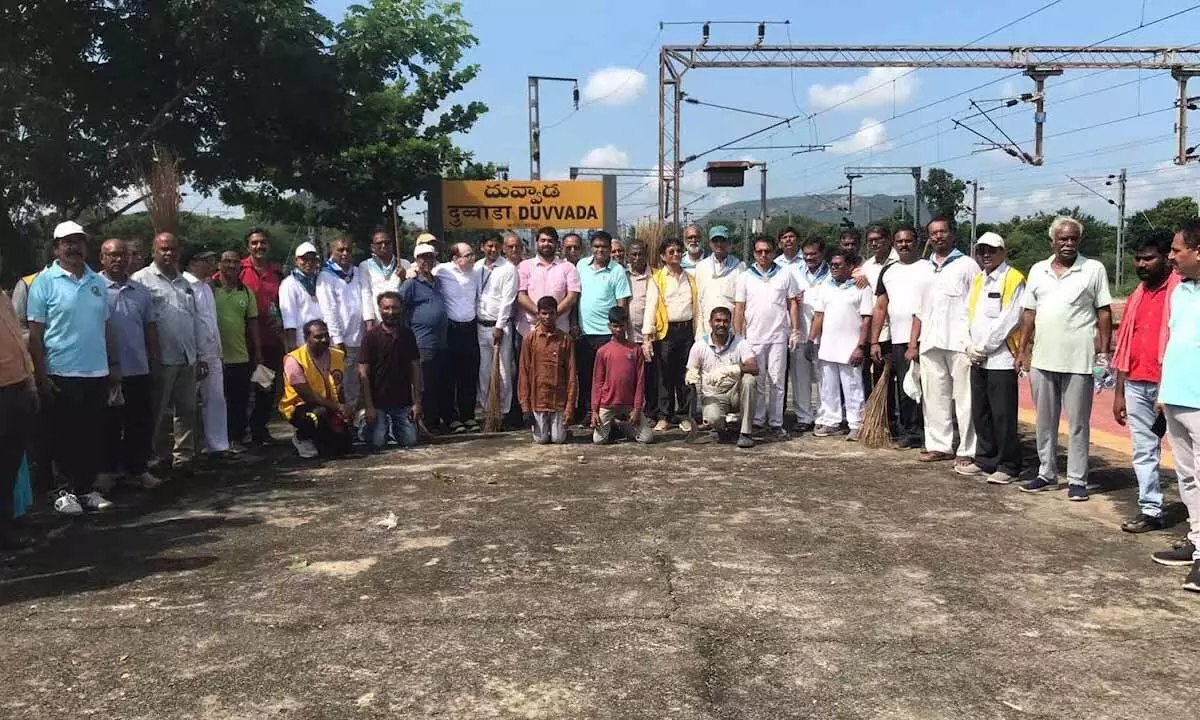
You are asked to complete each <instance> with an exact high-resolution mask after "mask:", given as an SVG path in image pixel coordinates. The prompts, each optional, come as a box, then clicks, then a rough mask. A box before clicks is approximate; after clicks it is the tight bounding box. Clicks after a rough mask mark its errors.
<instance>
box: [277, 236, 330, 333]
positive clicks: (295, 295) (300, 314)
mask: <svg viewBox="0 0 1200 720" xmlns="http://www.w3.org/2000/svg"><path fill="white" fill-rule="evenodd" d="M295 260H296V266H295V267H294V268H292V272H291V274H289V275H288V276H287V277H285V278H284V279H283V281H282V282H280V283H279V317H280V320H281V321H282V323H283V340H284V342H285V343H287V349H288V350H295V349H296V348H298V347H300V346H301V345H303V344H304V326H305V325H307V324H308V323H309V321H311V320H323V318H322V317H321V306H320V305H319V304H318V303H317V275H318V274H319V273H320V272H321V254H320V253H319V252H317V246H316V245H313V244H312V243H310V242H302V243H300V245H298V246H297V247H296V252H295Z"/></svg>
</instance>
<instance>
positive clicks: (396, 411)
mask: <svg viewBox="0 0 1200 720" xmlns="http://www.w3.org/2000/svg"><path fill="white" fill-rule="evenodd" d="M409 410H410V408H406V407H402V408H387V409H385V408H379V409H378V410H376V412H375V424H374V425H368V426H367V432H366V438H367V444H368V445H370V446H371V447H372V448H374V449H376V450H378V449H379V448H382V447H383V446H384V445H387V441H388V436H389V435H390V436H391V437H392V439H394V440H395V441H396V442H397V443H399V444H400V447H412V446H413V445H416V444H417V426H416V425H414V424H413V422H412V420H411V419H409V417H408V411H409Z"/></svg>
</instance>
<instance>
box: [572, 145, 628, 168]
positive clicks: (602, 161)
mask: <svg viewBox="0 0 1200 720" xmlns="http://www.w3.org/2000/svg"><path fill="white" fill-rule="evenodd" d="M579 164H580V165H581V166H583V167H605V168H620V167H629V153H627V152H625V151H624V150H621V149H619V148H618V147H617V146H616V145H613V144H612V143H609V144H608V145H605V146H603V147H596V148H592V149H591V150H588V151H587V154H586V155H584V156H583V159H582V160H580V161H579Z"/></svg>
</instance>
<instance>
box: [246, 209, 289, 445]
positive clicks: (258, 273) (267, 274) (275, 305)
mask: <svg viewBox="0 0 1200 720" xmlns="http://www.w3.org/2000/svg"><path fill="white" fill-rule="evenodd" d="M270 253H271V240H270V238H269V237H268V236H267V231H266V230H263V229H262V228H251V229H250V231H249V232H248V233H246V257H245V258H243V259H242V261H241V262H242V264H241V273H240V274H239V276H238V280H240V281H241V283H242V286H243V287H245V288H246V289H247V290H249V291H250V292H251V293H252V294H253V295H254V300H255V303H256V304H257V306H258V308H257V309H258V319H257V320H256V321H255V322H256V323H257V324H258V339H259V342H260V343H261V344H262V359H261V361H260V362H261V364H262V365H264V366H266V367H267V368H269V369H271V370H272V371H274V372H275V374H276V376H277V377H276V380H275V382H274V383H273V384H271V385H269V386H268V387H262V386H260V385H257V384H256V385H254V386H253V389H254V409H253V410H251V412H250V420H249V422H250V441H251V442H252V443H253V444H255V445H263V444H270V443H271V433H270V432H268V431H267V423H268V422H270V420H271V414H272V413H273V412H274V411H275V395H276V392H277V388H278V387H279V384H280V382H281V381H280V380H279V378H278V375H279V373H280V372H281V371H282V370H283V353H284V337H283V317H282V315H281V314H280V312H279V285H280V283H282V282H283V270H282V269H281V268H280V267H279V266H278V265H276V264H275V263H273V262H271V260H270ZM251 372H253V369H251ZM236 439H237V440H241V438H236Z"/></svg>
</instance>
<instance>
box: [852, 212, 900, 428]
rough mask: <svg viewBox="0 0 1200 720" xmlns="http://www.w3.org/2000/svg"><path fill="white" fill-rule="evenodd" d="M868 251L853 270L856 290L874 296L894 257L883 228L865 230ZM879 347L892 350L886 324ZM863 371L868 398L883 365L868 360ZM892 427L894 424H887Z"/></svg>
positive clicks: (896, 384) (886, 351)
mask: <svg viewBox="0 0 1200 720" xmlns="http://www.w3.org/2000/svg"><path fill="white" fill-rule="evenodd" d="M866 236H867V250H868V251H869V252H870V255H868V256H867V257H866V258H865V259H861V261H860V262H859V265H858V267H856V268H854V274H853V277H854V282H855V284H856V285H858V286H859V287H867V288H870V289H871V292H872V293H874V292H875V291H876V290H877V289H878V288H879V275H880V273H882V272H883V269H884V268H885V267H887V266H888V265H891V264H892V263H894V262H896V260H897V255H896V250H895V248H893V247H892V233H891V232H890V231H889V230H888V229H887V228H885V227H884V226H882V225H872V226H871V227H869V228H867V233H866ZM879 344H880V346H881V347H882V349H883V351H884V355H887V354H889V353H890V352H891V348H892V329H891V326H890V325H888V324H887V323H886V322H885V323H884V326H883V328H882V329H881V330H880V332H879ZM862 370H863V390H864V392H866V393H867V395H870V394H871V390H873V389H874V388H875V381H876V380H877V379H879V376H880V374H881V373H882V372H883V366H882V365H880V364H877V363H875V362H873V361H871V360H868V361H867V362H864V363H863V364H862ZM889 382H890V383H892V390H891V393H890V395H895V393H896V392H898V391H899V389H900V383H899V382H898V381H897V380H896V377H895V375H893V376H892V377H891V378H890V379H889ZM894 404H895V403H888V418H889V423H890V419H891V418H892V417H893V408H892V405H894ZM890 424H893V425H894V423H890Z"/></svg>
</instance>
